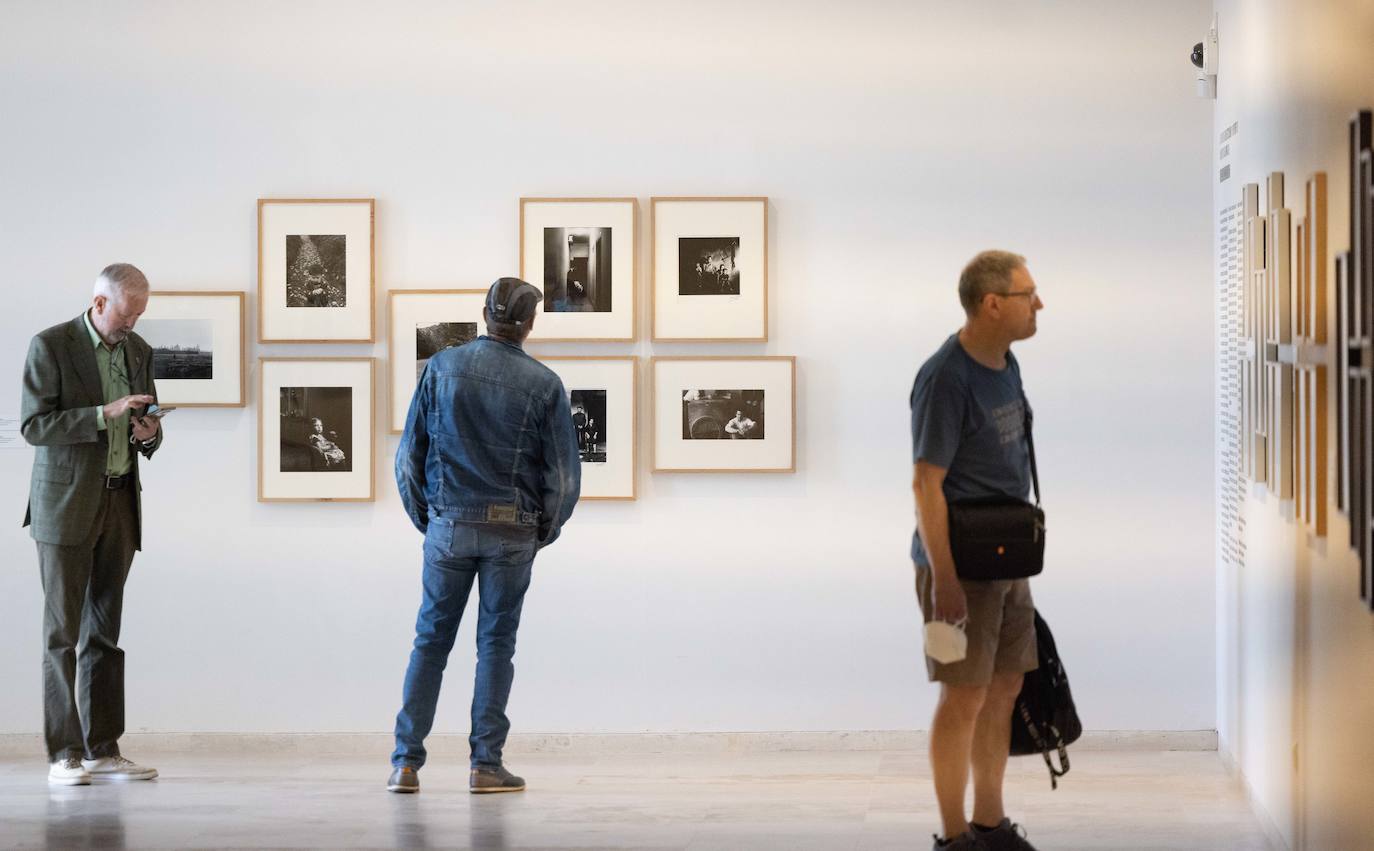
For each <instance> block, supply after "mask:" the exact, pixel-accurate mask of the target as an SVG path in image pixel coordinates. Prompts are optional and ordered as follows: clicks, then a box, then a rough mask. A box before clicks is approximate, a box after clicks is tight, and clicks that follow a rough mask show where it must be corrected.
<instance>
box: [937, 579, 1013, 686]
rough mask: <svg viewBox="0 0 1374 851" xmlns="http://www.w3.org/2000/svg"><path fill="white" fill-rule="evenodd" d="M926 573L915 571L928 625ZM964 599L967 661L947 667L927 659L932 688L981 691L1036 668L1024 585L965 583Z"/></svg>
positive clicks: (1010, 580) (961, 582)
mask: <svg viewBox="0 0 1374 851" xmlns="http://www.w3.org/2000/svg"><path fill="white" fill-rule="evenodd" d="M933 584H934V581H933V579H932V577H931V572H930V568H928V567H922V566H920V565H917V566H916V597H917V598H918V599H919V600H920V601H921V614H922V615H923V616H924V619H925V622H926V623H930V621H931V618H932V617H933V616H934V612H935V606H934V605H933V604H932V603H931V595H932V590H933V589H932V586H933ZM959 584H960V585H962V586H964V595H965V596H966V597H968V623H967V624H966V625H965V632H966V633H967V634H968V655H967V656H965V657H964V658H963V659H962V660H960V661H958V662H954V663H952V664H949V665H942V664H940V663H939V662H936V661H935V660H934V659H932V658H930V657H929V656H926V657H925V659H926V671H927V673H928V675H929V677H930V681H931V682H940V683H949V684H950V685H955V686H985V685H987V684H988V683H990V682H992V675H993V674H994V673H998V674H1024V673H1025V672H1027V671H1034V670H1035V669H1036V668H1038V667H1040V657H1039V655H1038V651H1037V649H1036V645H1035V603H1034V601H1032V600H1031V592H1030V580H1029V579H1005V580H1001V579H999V580H995V581H991V582H965V581H963V580H960V581H959Z"/></svg>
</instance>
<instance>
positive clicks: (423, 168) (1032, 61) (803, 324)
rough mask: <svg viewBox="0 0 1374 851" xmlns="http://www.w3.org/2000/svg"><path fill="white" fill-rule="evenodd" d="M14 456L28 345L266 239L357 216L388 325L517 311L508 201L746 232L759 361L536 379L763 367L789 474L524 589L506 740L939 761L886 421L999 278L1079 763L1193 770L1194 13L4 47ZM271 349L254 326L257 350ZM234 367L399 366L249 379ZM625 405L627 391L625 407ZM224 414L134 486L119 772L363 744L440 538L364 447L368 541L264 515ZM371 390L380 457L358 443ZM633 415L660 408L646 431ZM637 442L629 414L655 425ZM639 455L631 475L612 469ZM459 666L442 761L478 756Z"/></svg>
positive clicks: (241, 275) (12, 664) (197, 18)
mask: <svg viewBox="0 0 1374 851" xmlns="http://www.w3.org/2000/svg"><path fill="white" fill-rule="evenodd" d="M0 16H3V20H0V115H3V121H4V128H5V131H4V132H3V133H0V186H3V188H4V198H5V203H3V204H0V261H2V262H0V268H3V269H4V270H5V275H4V278H3V284H0V286H3V287H4V296H5V298H4V304H5V309H4V310H3V311H0V364H5V365H6V366H5V368H4V369H3V370H0V416H5V415H6V413H7V412H8V413H14V412H17V409H18V399H19V376H20V368H21V365H22V362H23V358H24V353H25V351H26V346H27V342H28V339H29V337H30V336H31V335H32V334H33V333H34V332H36V331H38V330H40V329H42V328H44V327H47V326H49V325H52V324H55V323H58V322H62V321H64V320H67V319H70V318H72V317H74V316H76V315H77V313H78V312H79V311H80V310H81V309H82V307H83V305H84V304H85V302H86V300H87V298H88V291H89V287H90V284H91V282H92V280H93V278H94V276H95V274H96V272H97V271H98V270H99V269H100V268H101V267H102V266H104V265H105V264H107V263H109V262H113V261H116V260H127V261H131V262H134V263H137V264H138V265H140V266H141V267H142V268H143V269H144V271H146V272H147V273H148V275H149V277H150V278H151V280H152V281H153V284H154V286H155V287H156V288H164V289H216V290H223V289H241V290H246V291H248V292H249V315H250V318H251V317H253V316H254V315H255V311H256V286H257V284H256V229H255V228H256V222H255V201H256V199H258V198H260V197H375V198H376V199H377V227H376V238H377V289H378V294H377V301H378V328H379V332H380V331H381V330H382V329H385V328H386V317H385V312H384V310H385V304H386V299H385V292H386V291H387V289H389V288H438V287H481V286H485V285H487V284H488V283H489V282H490V281H491V280H493V279H494V278H496V277H497V276H500V275H504V274H513V273H514V272H515V271H516V269H517V263H518V247H517V239H518V234H517V214H518V209H517V201H518V199H519V198H520V197H521V196H522V195H529V196H535V195H539V196H587V195H607V196H626V195H634V196H638V197H639V198H640V201H641V220H640V225H641V238H640V240H639V246H638V247H639V249H640V253H639V258H638V263H637V265H638V268H639V273H640V282H639V283H640V287H639V295H640V297H641V304H640V311H641V313H640V317H641V321H640V328H641V329H645V328H647V327H648V325H647V321H646V320H647V315H648V313H647V307H648V305H647V293H648V272H649V258H648V225H649V222H648V216H647V208H648V198H649V196H651V195H766V196H769V198H770V199H771V207H770V230H771V233H770V240H771V260H770V265H769V268H770V277H771V280H770V286H771V288H772V289H771V296H772V297H771V300H770V335H771V336H770V341H769V342H768V343H766V344H749V345H686V344H679V345H671V346H669V345H652V344H650V343H648V342H640V343H638V344H623V345H610V344H600V345H596V344H587V345H569V344H563V345H557V346H555V345H543V346H538V347H537V348H536V351H537V352H543V353H548V354H555V353H557V354H594V353H606V354H615V355H625V354H635V355H640V356H643V357H646V358H647V356H649V355H651V354H674V355H685V354H694V353H701V354H735V353H740V354H751V355H762V354H781V355H795V356H796V357H797V359H798V360H797V370H798V377H799V378H798V383H799V386H798V429H797V441H798V452H797V466H798V471H797V473H796V474H794V475H661V474H660V475H650V474H648V473H647V472H646V469H647V466H648V459H649V454H648V453H649V448H648V446H647V445H645V444H644V443H643V441H642V442H641V447H640V461H641V474H640V479H639V490H640V499H639V500H638V501H637V502H633V503H587V504H583V505H582V506H580V507H579V508H578V510H577V512H576V514H575V515H574V517H573V519H572V522H571V523H570V524H569V526H568V527H567V529H566V532H565V534H564V537H563V538H562V540H561V541H560V542H559V543H558V544H557V545H556V546H554V547H553V548H551V549H550V550H547V551H546V552H545V553H544V554H543V555H541V556H540V558H539V560H538V562H537V563H536V567H535V582H534V586H533V588H532V590H531V593H530V596H529V597H528V599H527V602H526V606H525V613H524V625H523V628H522V630H521V634H520V645H519V652H518V654H517V657H516V666H517V671H518V675H517V680H516V687H515V692H514V697H513V700H512V704H511V713H510V714H511V716H512V719H513V721H514V724H515V729H516V730H517V731H519V732H564V731H569V732H571V731H589V732H590V731H618V732H633V731H754V730H901V729H921V728H924V727H925V726H926V725H927V724H928V721H929V717H930V712H931V709H932V706H933V701H934V697H935V690H934V688H933V687H931V686H929V685H927V684H926V683H925V678H924V670H923V664H922V659H921V651H920V644H919V641H920V634H919V629H918V624H919V615H918V612H917V608H916V602H915V598H914V594H913V591H912V569H911V565H910V563H909V560H908V555H907V552H908V546H909V541H910V535H911V530H912V525H913V516H914V510H913V505H912V498H911V492H910V478H911V449H910V438H909V432H908V409H907V394H908V392H909V389H910V385H911V380H912V378H913V376H914V374H915V370H916V368H917V366H918V365H919V363H920V362H921V360H923V359H924V358H925V357H926V356H927V355H929V354H930V353H931V352H933V351H934V350H935V349H936V348H937V347H938V346H939V345H940V343H941V342H942V341H943V340H944V338H945V337H946V335H948V334H949V333H951V332H953V331H954V330H955V329H956V328H957V327H958V325H959V324H960V322H961V321H962V313H961V311H960V309H959V306H958V302H957V298H956V295H955V280H956V277H957V274H958V271H959V269H960V267H961V266H962V264H963V263H964V262H965V261H966V260H967V259H968V258H969V257H970V256H971V255H973V254H974V253H975V252H976V251H978V250H980V249H984V248H988V247H994V246H996V247H1006V248H1011V249H1013V250H1017V251H1020V252H1022V253H1025V254H1026V255H1027V256H1028V257H1029V258H1030V269H1031V271H1032V274H1033V275H1034V276H1035V277H1036V279H1037V282H1038V284H1039V286H1040V288H1041V292H1042V293H1043V295H1044V299H1045V302H1046V304H1047V308H1046V310H1045V312H1044V314H1042V317H1041V321H1040V329H1041V330H1040V334H1039V336H1038V337H1037V338H1036V339H1034V340H1031V341H1028V342H1026V343H1025V344H1023V345H1021V346H1019V347H1018V348H1017V353H1018V356H1019V357H1020V358H1021V362H1022V369H1023V373H1024V376H1025V379H1026V385H1027V390H1028V392H1029V394H1030V398H1031V400H1032V403H1033V404H1034V406H1035V409H1036V414H1037V418H1036V426H1037V438H1038V439H1037V443H1038V449H1039V454H1040V461H1041V472H1042V478H1043V480H1044V487H1045V497H1046V500H1047V509H1048V511H1049V514H1050V518H1051V520H1050V523H1051V527H1050V528H1051V531H1050V542H1051V543H1050V556H1049V559H1050V566H1049V568H1048V570H1047V572H1046V574H1045V575H1044V576H1043V577H1042V578H1040V579H1038V580H1036V583H1035V586H1034V587H1035V593H1036V595H1037V598H1038V600H1039V602H1040V604H1041V608H1042V611H1043V612H1044V613H1045V614H1046V616H1047V617H1048V618H1049V620H1050V622H1051V623H1052V624H1053V625H1054V627H1055V629H1056V633H1057V636H1058V640H1059V645H1060V648H1061V650H1062V651H1063V653H1064V655H1065V658H1066V661H1067V664H1068V667H1069V671H1070V672H1071V675H1072V676H1073V683H1074V690H1075V695H1076V696H1077V699H1078V701H1079V704H1080V708H1081V712H1082V716H1083V719H1084V721H1085V723H1086V724H1087V726H1088V727H1089V728H1091V729H1097V730H1199V729H1214V728H1215V723H1216V722H1215V719H1216V700H1215V697H1216V693H1215V688H1216V686H1215V683H1216V676H1215V661H1214V654H1213V648H1214V635H1215V612H1216V606H1215V596H1214V595H1215V583H1214V579H1213V561H1212V558H1213V546H1212V540H1213V509H1212V499H1211V494H1212V467H1213V446H1212V441H1211V401H1212V389H1211V367H1210V364H1211V351H1212V345H1211V342H1210V328H1211V315H1212V314H1211V304H1212V291H1211V286H1210V282H1211V280H1212V276H1211V260H1210V258H1211V246H1212V239H1211V233H1212V222H1211V218H1210V216H1209V203H1208V202H1209V197H1210V189H1209V186H1210V183H1209V177H1208V175H1209V167H1210V163H1209V156H1208V138H1209V133H1210V128H1211V105H1210V104H1209V103H1207V102H1204V101H1200V100H1198V99H1197V98H1196V97H1194V95H1193V91H1192V79H1191V75H1190V69H1189V68H1188V67H1187V66H1186V56H1187V50H1188V48H1189V47H1190V46H1191V44H1192V43H1193V42H1194V41H1196V40H1197V38H1198V37H1199V36H1198V34H1199V33H1200V32H1201V31H1202V30H1203V29H1204V28H1205V26H1206V23H1207V21H1208V18H1209V16H1210V8H1209V7H1208V5H1207V4H1205V3H1200V2H1162V3H1150V4H1128V3H1100V2H1059V3H1053V4H1034V5H1033V6H1032V5H1020V4H1010V3H960V4H950V3H935V2H931V3H907V2H855V3H845V4H836V3H793V2H749V3H739V2H714V0H712V1H711V2H698V3H691V4H660V3H636V2H628V1H627V2H595V1H594V2H590V3H581V4H573V5H570V4H566V3H545V2H532V3H519V4H514V3H464V4H452V3H441V2H432V3H395V4H385V5H383V4H376V3H323V2H321V3H290V4H283V3H266V2H261V3H234V4H224V3H208V2H191V3H176V4H171V3H121V4H100V3H52V2H46V3H38V2H32V3H29V2H9V3H5V4H4V5H3V6H0ZM251 337H252V328H251V326H250V338H251ZM249 350H250V356H251V357H252V358H257V357H259V356H286V355H317V356H328V355H353V356H357V355H375V356H377V357H379V358H384V357H385V355H386V344H385V339H384V338H379V340H378V342H377V344H376V345H372V346H369V345H342V346H322V345H310V346H286V345H272V346H265V345H258V344H256V343H254V342H251V339H250V346H249ZM644 366H645V372H644V373H643V374H644V375H646V376H647V361H646V363H645V364H644ZM250 369H252V372H251V374H250V385H249V386H250V388H251V390H252V392H251V393H250V404H249V406H248V407H247V408H244V409H228V410H184V411H181V412H178V413H175V414H173V415H172V416H171V417H170V418H169V419H168V421H167V424H166V428H167V441H166V444H165V446H164V447H163V449H162V450H161V451H160V452H159V454H158V455H157V457H156V458H155V459H154V461H153V462H152V463H150V464H148V465H146V466H145V467H144V468H143V469H144V485H145V491H144V506H145V511H146V516H147V523H146V527H145V541H146V544H147V549H146V551H145V552H144V553H142V554H141V555H140V556H139V557H138V559H137V560H136V562H135V565H134V569H133V573H132V575H131V578H130V581H129V585H128V590H127V594H126V603H125V618H124V640H123V645H124V647H125V649H126V651H127V653H128V693H129V696H128V717H129V723H130V729H131V730H154V731H384V730H389V729H390V725H391V722H392V719H393V717H394V714H395V711H396V708H397V702H398V696H399V691H400V685H401V678H402V674H403V670H404V666H405V663H406V659H407V654H408V652H409V645H410V641H411V638H412V632H411V630H412V624H413V620H414V615H415V609H416V604H417V602H418V594H419V581H418V577H419V567H420V539H419V536H418V535H417V534H416V533H415V532H414V531H413V530H412V528H411V527H410V525H409V523H408V522H407V521H406V518H405V516H404V514H403V512H402V510H401V507H400V505H399V502H398V499H397V497H396V494H395V488H394V485H393V484H392V480H391V473H390V464H391V460H392V457H393V455H394V451H395V446H396V439H395V438H393V437H388V436H385V435H382V436H379V438H378V447H377V457H378V461H377V465H378V469H377V481H378V488H377V493H378V498H377V501H376V502H375V504H304V505H281V504H260V503H258V502H257V501H256V499H255V495H256V467H257V446H256V440H257V437H256V435H257V415H258V400H257V398H256V380H257V377H258V376H257V371H256V368H255V367H250ZM385 375H386V371H385V370H384V369H383V370H379V371H378V377H379V391H380V392H379V397H378V410H377V421H378V423H379V424H381V425H383V426H384V416H385V393H386V391H387V389H388V388H387V386H386V382H385ZM641 390H642V391H646V390H647V382H646V384H645V385H644V386H642V388H641ZM640 412H641V425H642V428H641V438H642V439H647V435H648V428H647V422H648V416H647V414H648V399H647V398H646V397H645V396H644V395H641V399H640ZM617 439H619V438H617ZM30 460H31V453H30V452H29V451H28V450H27V449H20V450H15V451H4V452H0V478H2V479H3V481H4V483H5V486H4V487H3V488H0V519H3V518H9V522H6V523H4V524H0V680H2V681H3V682H4V683H5V684H6V687H5V688H4V689H0V732H12V733H29V732H37V731H38V730H39V729H40V724H41V700H40V688H39V684H40V672H39V660H40V651H41V645H40V616H41V611H42V595H41V591H40V589H39V582H38V575H37V568H36V564H35V556H34V550H33V545H32V542H31V541H30V539H29V538H28V537H27V535H26V533H25V531H23V530H21V529H20V528H19V522H20V519H21V518H22V517H23V514H24V505H25V499H26V486H27V477H28V469H29V464H30ZM471 648H472V624H471V623H470V622H469V623H466V624H465V625H464V629H463V631H462V633H461V634H460V637H459V645H458V649H457V650H455V652H454V655H453V659H452V661H451V664H450V666H449V679H448V684H447V685H448V688H447V691H446V693H445V699H444V700H443V701H442V702H441V706H440V714H439V721H438V725H437V727H436V729H437V730H438V731H441V732H461V733H465V732H466V730H467V700H468V693H469V692H468V690H469V688H470V679H471V672H472V662H473V651H472V649H471Z"/></svg>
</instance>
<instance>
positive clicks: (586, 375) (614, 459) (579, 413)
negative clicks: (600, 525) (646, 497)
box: [539, 357, 639, 499]
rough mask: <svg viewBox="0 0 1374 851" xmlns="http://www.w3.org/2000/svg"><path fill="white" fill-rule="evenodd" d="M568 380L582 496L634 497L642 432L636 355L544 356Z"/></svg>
mask: <svg viewBox="0 0 1374 851" xmlns="http://www.w3.org/2000/svg"><path fill="white" fill-rule="evenodd" d="M539 360H540V362H541V363H543V364H544V365H546V366H547V367H549V368H550V369H552V370H553V371H554V372H555V373H557V374H558V377H559V378H560V379H561V380H562V381H563V389H564V390H565V391H566V392H567V394H568V405H569V407H570V408H571V410H572V420H573V429H574V431H575V432H576V433H577V451H578V456H579V457H580V458H581V461H582V499H635V498H636V495H637V491H636V478H637V476H636V470H637V469H638V464H637V458H638V454H639V453H638V433H639V429H638V428H637V418H638V415H637V413H636V412H637V411H638V410H639V408H638V405H637V404H636V401H635V387H636V386H637V385H638V383H639V359H638V358H635V357H544V358H540V359H539Z"/></svg>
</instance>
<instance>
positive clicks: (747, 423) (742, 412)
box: [682, 388, 768, 440]
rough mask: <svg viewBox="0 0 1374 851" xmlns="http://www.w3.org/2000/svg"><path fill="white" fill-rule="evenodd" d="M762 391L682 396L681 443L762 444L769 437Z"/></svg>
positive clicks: (698, 392)
mask: <svg viewBox="0 0 1374 851" xmlns="http://www.w3.org/2000/svg"><path fill="white" fill-rule="evenodd" d="M764 414H765V410H764V392H763V391H762V390H742V389H735V390H719V389H716V390H703V389H699V388H692V389H689V390H685V391H683V394H682V439H683V440H763V439H764V438H765V437H766V436H767V433H768V428H767V424H766V422H765V419H764Z"/></svg>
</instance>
